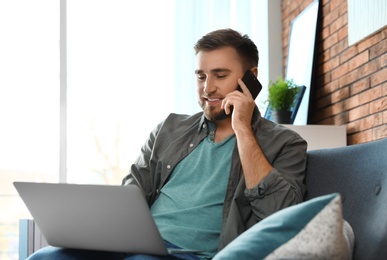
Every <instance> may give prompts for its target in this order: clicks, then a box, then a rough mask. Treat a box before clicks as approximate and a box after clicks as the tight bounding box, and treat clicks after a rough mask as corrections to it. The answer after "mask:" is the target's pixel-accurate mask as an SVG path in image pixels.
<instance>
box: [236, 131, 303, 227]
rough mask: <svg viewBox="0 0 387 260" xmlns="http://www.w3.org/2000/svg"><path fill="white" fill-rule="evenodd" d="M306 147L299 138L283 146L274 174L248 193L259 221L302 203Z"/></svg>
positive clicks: (273, 160) (275, 161) (247, 191)
mask: <svg viewBox="0 0 387 260" xmlns="http://www.w3.org/2000/svg"><path fill="white" fill-rule="evenodd" d="M306 147H307V144H306V141H305V140H303V139H302V138H301V137H299V136H298V135H296V136H295V138H293V140H292V141H291V142H286V143H284V145H283V147H281V149H278V151H279V152H278V153H277V155H276V156H275V157H274V158H273V159H272V166H273V169H272V170H271V172H270V173H269V174H268V175H267V176H266V177H265V178H264V179H263V180H262V181H261V182H260V183H258V185H257V186H255V187H253V188H252V189H246V190H245V192H244V193H245V196H246V198H247V199H248V201H249V202H250V204H251V208H252V211H253V213H254V215H255V216H256V218H257V220H258V221H259V220H262V219H264V218H265V217H267V216H269V215H271V214H272V213H274V212H276V211H278V210H280V209H283V208H285V207H288V206H291V205H295V204H297V203H300V202H302V201H303V197H304V193H305V185H304V183H303V181H304V177H305V171H306Z"/></svg>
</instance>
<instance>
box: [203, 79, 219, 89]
mask: <svg viewBox="0 0 387 260" xmlns="http://www.w3.org/2000/svg"><path fill="white" fill-rule="evenodd" d="M215 91H216V86H215V82H214V80H213V79H212V78H211V77H207V78H206V81H205V82H204V92H206V93H213V92H215Z"/></svg>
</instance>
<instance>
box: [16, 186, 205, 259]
mask: <svg viewBox="0 0 387 260" xmlns="http://www.w3.org/2000/svg"><path fill="white" fill-rule="evenodd" d="M14 186H15V188H16V189H17V191H18V193H19V194H20V197H21V198H22V200H23V201H24V203H25V204H26V206H27V208H28V210H29V211H30V213H31V215H32V217H33V218H34V220H35V222H36V224H37V225H38V227H39V228H40V230H41V232H42V233H43V235H44V237H45V238H46V240H47V243H48V244H49V245H51V246H56V247H63V248H75V249H88V250H101V251H112V252H128V253H141V254H153V255H169V254H180V253H197V252H200V251H197V250H189V249H175V248H173V249H172V248H171V249H169V248H167V247H166V245H165V243H164V241H163V239H162V237H161V235H160V233H159V230H158V229H157V226H156V223H155V221H154V219H153V217H152V214H151V212H150V209H149V206H148V204H147V202H146V200H145V196H144V194H143V192H142V190H141V189H140V188H139V187H138V186H136V185H128V186H112V185H80V184H67V183H35V182H14Z"/></svg>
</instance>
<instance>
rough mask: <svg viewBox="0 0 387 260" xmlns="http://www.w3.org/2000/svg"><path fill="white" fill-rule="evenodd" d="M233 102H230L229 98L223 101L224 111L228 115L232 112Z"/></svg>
mask: <svg viewBox="0 0 387 260" xmlns="http://www.w3.org/2000/svg"><path fill="white" fill-rule="evenodd" d="M231 106H232V105H231V104H230V102H229V100H227V99H224V100H223V102H222V108H223V109H224V112H225V113H226V115H228V114H230V112H231V109H230V108H231Z"/></svg>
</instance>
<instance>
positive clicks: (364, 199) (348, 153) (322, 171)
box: [305, 138, 387, 260]
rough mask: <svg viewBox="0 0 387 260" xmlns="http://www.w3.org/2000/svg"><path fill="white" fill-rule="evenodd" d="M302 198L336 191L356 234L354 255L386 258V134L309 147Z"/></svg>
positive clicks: (356, 259) (356, 257)
mask: <svg viewBox="0 0 387 260" xmlns="http://www.w3.org/2000/svg"><path fill="white" fill-rule="evenodd" d="M307 165H308V166H307V174H306V179H305V182H306V187H307V193H306V197H305V200H310V199H312V198H316V197H318V196H321V195H324V194H329V193H333V192H338V193H340V194H341V197H342V201H343V217H344V219H345V220H347V221H348V223H349V224H350V225H351V227H352V229H353V232H354V234H355V247H354V254H353V259H355V260H365V259H387V138H384V139H382V140H378V141H373V142H369V143H364V144H357V145H351V146H346V147H341V148H334V149H322V150H312V151H308V164H307Z"/></svg>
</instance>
